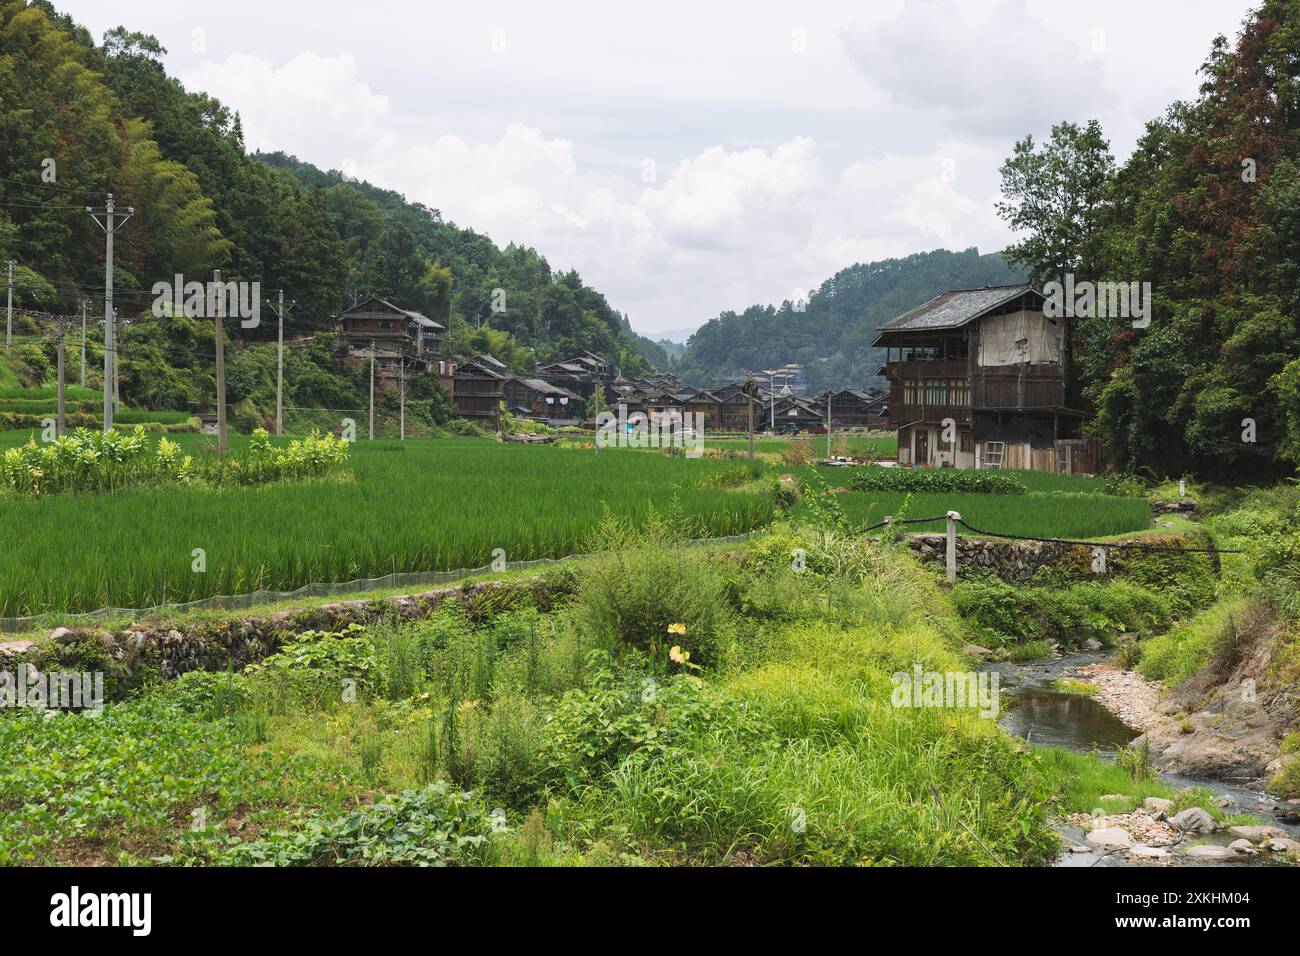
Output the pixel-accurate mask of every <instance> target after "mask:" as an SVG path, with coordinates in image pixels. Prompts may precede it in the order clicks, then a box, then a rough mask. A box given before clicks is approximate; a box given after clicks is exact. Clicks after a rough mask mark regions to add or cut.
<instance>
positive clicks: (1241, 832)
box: [1228, 826, 1286, 843]
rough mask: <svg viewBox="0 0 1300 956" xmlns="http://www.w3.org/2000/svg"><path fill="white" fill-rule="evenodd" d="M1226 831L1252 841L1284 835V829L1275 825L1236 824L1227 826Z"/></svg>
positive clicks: (1256, 841)
mask: <svg viewBox="0 0 1300 956" xmlns="http://www.w3.org/2000/svg"><path fill="white" fill-rule="evenodd" d="M1228 832H1229V833H1231V834H1232V835H1233V836H1235V837H1242V838H1244V839H1247V840H1249V841H1250V842H1252V843H1258V842H1259V841H1260V840H1262V839H1264V838H1265V837H1275V836H1286V831H1285V830H1281V829H1278V828H1277V827H1255V826H1237V827H1228Z"/></svg>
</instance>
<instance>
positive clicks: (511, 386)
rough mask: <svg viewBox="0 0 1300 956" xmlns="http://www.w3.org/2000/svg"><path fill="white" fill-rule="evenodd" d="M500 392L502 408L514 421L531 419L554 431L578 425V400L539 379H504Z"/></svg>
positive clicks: (580, 411) (511, 377) (579, 409)
mask: <svg viewBox="0 0 1300 956" xmlns="http://www.w3.org/2000/svg"><path fill="white" fill-rule="evenodd" d="M503 390H504V397H505V403H506V408H507V409H509V411H510V414H511V415H514V416H515V417H517V418H531V419H534V420H536V421H544V422H546V423H547V424H549V425H553V426H556V427H560V426H563V425H576V424H579V423H580V422H581V421H582V418H583V402H582V399H581V398H580V397H578V396H577V395H575V394H574V393H573V392H570V391H568V390H567V389H563V388H560V387H559V386H558V385H552V384H551V383H550V382H547V381H545V380H543V379H540V378H524V377H522V376H519V375H508V376H507V377H506V379H505V382H504V385H503Z"/></svg>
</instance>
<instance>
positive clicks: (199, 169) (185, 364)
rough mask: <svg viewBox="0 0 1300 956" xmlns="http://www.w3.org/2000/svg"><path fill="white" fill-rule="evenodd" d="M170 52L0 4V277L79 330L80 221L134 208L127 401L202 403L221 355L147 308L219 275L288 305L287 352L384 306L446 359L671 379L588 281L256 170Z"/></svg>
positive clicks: (120, 283)
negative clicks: (2, 268) (158, 288)
mask: <svg viewBox="0 0 1300 956" xmlns="http://www.w3.org/2000/svg"><path fill="white" fill-rule="evenodd" d="M165 53H166V50H164V49H163V47H162V46H161V44H159V42H158V41H157V40H156V39H155V38H154V37H152V36H149V35H147V34H143V33H134V32H130V31H129V30H128V29H127V28H125V27H117V28H115V29H113V30H110V31H109V32H108V33H107V34H106V35H105V37H104V42H103V43H102V44H101V45H97V44H96V43H95V42H94V40H93V38H92V37H91V36H90V35H89V33H88V32H87V31H86V30H85V29H84V28H82V27H80V26H78V25H76V24H75V23H73V22H72V21H71V20H70V19H69V18H68V17H66V16H64V15H61V14H59V13H58V12H57V11H56V10H55V9H54V8H53V6H52V5H51V4H50V3H48V2H44V0H42V2H37V3H32V4H28V3H26V2H23V0H0V261H3V260H4V259H9V258H12V259H15V260H16V261H17V262H18V263H19V265H18V269H17V272H16V278H17V284H18V290H17V294H16V299H17V302H18V304H19V305H20V306H22V307H25V308H30V309H37V310H44V311H59V312H63V313H65V314H70V313H74V312H76V311H77V310H78V308H79V305H80V302H81V301H82V300H83V299H88V300H90V311H91V313H92V314H98V313H99V312H100V311H101V310H102V294H103V293H102V290H103V268H104V267H103V261H104V259H103V257H104V241H103V234H102V232H101V231H100V228H99V226H98V225H96V224H95V222H94V221H93V220H92V219H91V218H90V216H88V215H86V212H85V207H86V206H102V205H103V204H104V201H105V194H106V193H108V192H112V193H113V194H114V199H115V202H116V204H117V205H118V206H119V207H133V208H134V210H135V217H134V219H133V220H132V221H131V222H130V223H129V224H128V225H127V226H126V228H125V229H124V230H123V232H122V234H121V237H120V239H119V241H118V243H117V244H116V248H115V252H116V255H115V273H116V276H115V281H114V286H115V290H116V291H115V304H116V306H117V308H118V312H119V315H120V316H121V317H122V318H123V319H131V320H133V322H132V327H130V328H129V329H128V330H127V331H126V333H124V339H123V341H124V343H125V344H124V345H123V364H124V365H125V366H126V368H125V369H124V377H123V391H124V397H125V398H126V399H127V400H128V401H133V402H140V403H142V404H147V403H152V402H159V403H169V402H170V403H185V402H188V403H189V404H194V403H195V402H197V401H200V399H199V398H198V396H200V395H206V394H208V391H209V387H210V386H209V380H210V375H209V374H208V373H207V372H206V371H203V370H204V369H207V368H208V366H209V364H210V352H211V349H212V341H211V337H210V336H209V337H208V340H207V342H206V343H204V341H203V336H202V334H201V333H200V332H199V331H198V330H192V332H193V334H191V331H187V330H186V329H184V328H181V327H180V326H177V327H176V328H173V329H170V330H165V329H162V328H160V326H161V325H162V324H164V323H160V322H158V321H156V320H154V319H153V318H152V316H151V315H150V307H151V305H152V301H153V296H152V294H151V292H150V290H151V288H152V286H153V284H154V283H155V282H159V281H170V280H172V278H173V276H175V275H176V274H178V273H179V274H182V275H184V276H185V277H186V279H187V280H189V281H202V280H205V279H207V278H208V277H209V276H210V275H211V272H212V270H213V269H218V268H219V269H222V270H223V278H225V279H227V280H244V281H250V282H251V281H260V282H261V284H262V291H263V295H264V297H265V298H267V299H268V300H270V299H273V297H274V295H275V290H278V289H283V290H285V295H286V297H287V298H288V299H290V300H291V301H293V302H294V303H295V304H294V307H293V310H292V315H291V319H290V323H289V327H288V331H289V333H290V334H291V335H293V336H299V337H301V336H306V335H311V334H316V333H319V334H322V335H325V334H328V333H329V332H330V331H332V330H333V328H334V326H335V320H336V316H337V315H338V313H339V311H340V310H341V309H342V308H344V307H346V306H347V305H349V304H351V303H352V302H354V301H357V300H358V299H360V298H363V297H366V296H368V295H380V296H383V297H385V298H388V299H391V300H392V301H393V302H395V303H397V304H399V305H401V306H403V307H405V308H410V309H416V310H419V311H421V312H423V313H424V314H426V315H428V316H429V317H430V318H433V319H435V320H436V321H439V322H442V323H443V324H444V325H446V326H448V327H449V328H450V330H451V336H450V338H451V346H452V348H453V350H456V351H463V352H473V351H477V350H483V349H492V350H495V351H498V352H500V353H501V357H502V359H503V360H506V361H509V362H510V363H511V364H513V365H516V366H517V367H520V368H523V367H525V366H527V365H529V364H530V363H531V362H532V360H533V359H534V357H535V358H536V359H537V360H540V361H551V360H554V359H555V358H559V357H564V356H565V355H567V354H569V353H572V352H575V351H578V350H582V349H589V350H591V351H593V352H596V353H598V354H601V355H602V356H604V357H606V358H607V359H609V360H610V361H611V362H613V363H614V364H615V365H616V366H617V367H619V368H621V369H623V370H624V371H627V372H629V373H635V372H640V371H645V370H647V369H648V368H649V367H650V363H651V362H655V361H659V360H662V361H664V362H666V361H667V360H666V357H665V356H664V355H663V353H662V350H661V349H660V348H659V347H658V346H656V345H654V344H653V343H650V342H648V341H646V340H643V339H641V338H640V337H638V336H636V335H635V334H634V333H633V332H632V330H631V327H630V325H629V324H628V321H627V318H626V316H623V315H621V314H619V313H618V312H616V311H615V310H614V309H613V308H612V307H611V306H610V305H609V303H608V302H607V301H606V300H605V297H604V296H602V295H601V294H600V293H598V292H596V291H595V290H593V289H591V288H590V287H588V286H587V285H586V284H585V283H584V282H583V281H582V279H581V278H580V277H579V276H578V274H577V273H575V272H568V273H563V274H554V273H553V272H552V270H551V267H550V265H549V264H548V263H547V262H546V260H545V258H543V257H542V256H541V255H540V254H539V253H538V252H536V251H535V250H533V249H528V248H523V247H518V246H514V245H511V246H508V247H507V248H505V249H499V248H498V247H497V246H496V245H495V244H494V243H493V242H492V241H491V240H490V239H489V238H488V237H486V236H483V235H481V234H478V233H475V232H473V231H472V230H469V229H462V228H460V227H458V226H456V225H454V224H452V223H450V222H447V221H446V220H444V219H443V217H442V215H441V214H440V213H439V211H438V210H436V209H429V208H427V207H425V206H422V205H420V204H417V203H408V202H407V201H406V200H405V199H404V198H403V197H402V196H400V195H399V194H397V193H394V192H390V191H387V190H383V189H379V188H377V187H375V186H372V185H370V184H368V183H362V182H354V181H349V180H347V179H346V178H345V177H344V176H343V175H342V174H341V173H338V172H323V171H321V170H320V169H317V168H316V167H314V166H311V165H309V164H308V163H304V162H299V161H298V160H296V159H294V158H292V157H289V156H284V155H281V154H276V155H265V156H264V155H249V153H248V152H247V150H246V149H245V144H244V137H243V130H242V128H241V124H240V119H239V116H238V115H237V114H235V113H233V112H232V111H231V110H230V109H228V108H227V107H226V106H224V105H223V104H221V103H220V102H219V101H217V100H215V99H213V98H212V97H210V96H208V95H207V94H204V93H201V92H188V91H186V90H185V89H184V87H183V86H182V85H181V84H180V82H179V81H177V80H176V79H174V78H172V77H169V76H168V75H167V73H166V70H165V69H164V68H163V65H162V57H163V56H164V55H165ZM96 300H98V302H97V301H96ZM169 321H170V320H169ZM228 328H229V333H230V334H231V335H232V336H235V337H238V338H240V339H242V340H243V341H242V345H243V346H246V347H248V346H255V345H256V344H257V342H258V341H263V342H265V341H268V340H269V339H270V338H271V337H273V336H274V334H275V324H274V323H273V322H263V323H262V325H261V327H260V328H255V329H242V328H239V327H238V324H237V323H230V324H229V327H228ZM187 343H188V347H190V348H192V349H193V351H190V352H189V353H188V354H187V353H186V348H187ZM238 344H239V343H237V345H238ZM128 345H129V346H130V348H128ZM331 354H334V353H331V351H330V350H329V349H328V348H323V349H322V350H320V351H315V352H313V351H307V352H304V353H302V355H301V356H299V358H310V357H311V356H315V357H316V358H318V359H320V360H321V361H324V362H325V363H326V366H327V368H326V369H324V370H323V371H324V373H325V375H326V378H328V377H329V376H333V377H334V379H333V380H334V381H335V384H336V385H338V384H339V383H340V382H343V381H346V379H347V378H348V371H347V369H344V368H341V367H339V366H338V363H337V361H335V362H333V366H332V367H328V366H330V365H331V359H330V356H331ZM299 358H295V360H294V361H295V362H298V361H299ZM133 361H138V362H139V363H141V367H139V368H136V369H134V370H133V369H132V368H131V365H132V362H133ZM155 361H156V362H163V361H165V362H166V363H168V364H169V368H168V369H163V368H161V367H157V368H155V367H153V364H152V363H154V362H155ZM233 361H234V364H235V365H236V366H237V365H238V363H239V361H240V358H239V355H238V352H237V353H236V355H235V356H234V359H233ZM340 376H341V377H342V378H341V379H340ZM307 378H308V379H309V380H312V381H317V382H318V384H320V385H321V387H322V390H323V392H326V393H328V392H331V391H334V392H337V388H336V387H334V386H327V385H326V382H325V380H324V379H322V378H321V376H318V375H308V376H307ZM232 379H233V380H234V381H235V382H236V383H237V382H238V381H239V380H240V373H239V371H238V370H237V369H232ZM264 384H265V383H264V382H262V385H263V386H264ZM249 390H250V391H256V390H255V389H251V388H250V389H249ZM345 391H347V389H345ZM296 400H301V401H304V402H308V403H310V402H312V401H313V400H319V401H321V402H323V403H328V402H330V401H343V402H355V401H356V395H355V394H354V393H349V394H346V395H338V394H335V395H334V396H333V398H331V397H330V396H329V395H327V394H322V395H320V396H315V395H301V396H299V397H298V398H297V399H296Z"/></svg>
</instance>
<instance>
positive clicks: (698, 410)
mask: <svg viewBox="0 0 1300 956" xmlns="http://www.w3.org/2000/svg"><path fill="white" fill-rule="evenodd" d="M684 395H685V399H686V412H687V413H688V414H690V415H699V416H700V417H699V418H693V419H692V424H694V423H696V422H698V423H699V424H700V425H701V426H703V427H704V428H705V429H706V430H708V431H717V430H718V429H719V428H721V423H722V400H721V399H720V398H718V396H716V395H714V394H713V393H711V392H708V391H706V390H705V389H702V388H697V389H693V390H692V391H690V392H686V393H684Z"/></svg>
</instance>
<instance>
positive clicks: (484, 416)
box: [452, 355, 509, 432]
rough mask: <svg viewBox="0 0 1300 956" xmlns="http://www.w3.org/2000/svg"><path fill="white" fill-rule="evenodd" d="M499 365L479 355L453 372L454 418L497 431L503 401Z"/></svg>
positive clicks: (502, 384) (503, 373) (504, 379)
mask: <svg viewBox="0 0 1300 956" xmlns="http://www.w3.org/2000/svg"><path fill="white" fill-rule="evenodd" d="M505 368H506V366H504V365H503V364H502V363H501V362H498V361H497V360H496V359H494V358H492V357H491V356H490V355H479V356H476V357H474V358H472V359H469V360H468V361H464V362H461V363H460V365H458V366H457V368H456V374H455V381H454V387H453V390H452V403H453V404H454V405H455V406H456V414H458V415H460V417H461V418H465V419H468V420H469V421H472V422H474V423H475V424H476V425H478V426H480V427H481V428H485V429H487V430H488V431H494V432H495V431H499V430H500V429H501V403H502V401H504V399H505V394H506V392H505V384H506V377H507V375H508V374H509V372H508V370H506V371H502V370H503V369H505Z"/></svg>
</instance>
